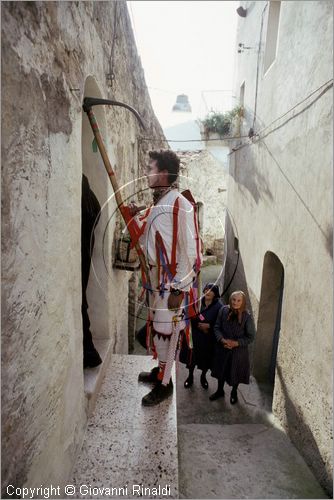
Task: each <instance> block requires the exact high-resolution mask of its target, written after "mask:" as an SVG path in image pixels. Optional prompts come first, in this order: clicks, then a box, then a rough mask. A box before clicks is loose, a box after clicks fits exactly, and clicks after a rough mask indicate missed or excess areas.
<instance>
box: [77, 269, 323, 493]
mask: <svg viewBox="0 0 334 500" xmlns="http://www.w3.org/2000/svg"><path fill="white" fill-rule="evenodd" d="M217 271H218V273H219V266H209V267H206V268H204V269H203V283H205V282H206V281H214V280H215V279H214V278H215V275H217ZM142 323H143V322H142V321H141V322H138V324H137V328H140V326H141V325H142ZM133 354H135V355H130V356H126V355H112V357H111V364H110V367H109V368H108V369H107V371H106V376H105V380H104V382H103V384H102V388H101V392H100V394H99V396H98V400H97V405H96V408H95V411H94V414H93V416H92V417H91V419H90V421H89V425H88V429H87V434H86V438H85V441H84V444H83V448H82V451H81V454H80V456H79V459H78V462H77V464H76V467H75V471H74V473H73V483H74V485H75V486H76V488H77V492H78V491H79V487H80V485H82V484H85V485H87V486H89V485H90V486H91V487H114V488H127V489H126V491H125V490H120V491H119V495H116V494H115V492H113V494H108V493H107V494H100V495H96V494H91V495H90V494H89V493H86V490H85V491H84V493H83V494H81V495H80V494H77V496H76V498H115V497H116V498H137V497H138V496H142V498H178V497H179V498H193V499H197V498H202V499H206V498H207V499H209V498H221V499H225V498H229V499H234V498H235V499H237V498H240V499H241V498H277V499H280V498H282V499H283V498H328V497H327V496H326V494H325V493H324V492H323V490H322V488H321V487H320V486H319V484H318V482H317V481H316V479H315V478H314V476H313V474H312V472H311V471H310V469H309V468H308V466H307V465H306V463H305V461H304V460H303V458H302V457H301V455H300V454H299V452H298V451H297V450H296V448H295V447H294V446H293V445H292V443H291V442H290V440H289V439H288V437H287V435H286V434H285V433H284V431H283V430H282V429H281V428H280V426H279V425H278V423H277V422H276V421H275V419H274V417H273V415H272V413H271V397H272V390H271V388H270V387H267V386H263V385H262V386H259V385H258V384H257V383H256V381H255V379H254V378H251V383H250V384H249V385H248V386H246V385H241V386H240V389H239V402H238V403H237V404H236V405H234V406H232V405H230V403H229V394H230V389H229V388H228V387H227V388H226V391H225V392H226V395H225V398H224V399H220V400H218V401H213V402H211V401H210V400H209V395H210V394H212V393H213V392H214V391H215V390H216V387H217V381H216V380H215V379H213V378H211V377H210V376H209V375H208V382H209V389H208V390H205V389H203V388H202V387H201V385H200V381H199V377H200V372H199V371H195V379H194V385H193V386H192V387H191V388H190V389H185V388H184V386H183V383H184V380H185V379H186V378H187V373H188V372H187V370H186V368H185V366H184V365H181V364H179V365H178V367H177V370H176V376H175V374H174V377H173V378H174V380H175V378H176V391H174V394H173V398H172V399H171V400H168V401H165V402H163V403H162V404H161V405H159V406H158V407H154V408H143V407H142V406H141V404H140V402H141V398H142V396H143V395H144V394H146V392H148V390H149V389H148V387H147V386H145V385H144V384H138V382H137V376H138V372H139V371H140V370H143V369H150V368H151V367H152V366H154V365H156V363H155V362H154V361H152V359H151V357H149V356H145V354H146V351H145V349H143V348H142V347H141V346H140V345H139V344H138V342H135V350H134V353H133ZM134 484H138V485H143V486H144V487H149V488H151V491H153V492H154V493H155V491H154V490H153V488H157V487H159V485H160V488H162V487H164V486H166V485H170V486H171V492H170V495H167V496H166V495H164V494H159V493H158V494H157V495H155V494H153V495H152V494H151V495H150V494H145V493H144V494H141V495H140V494H135V495H134V494H133V492H132V490H131V488H132V485H134ZM71 498H73V496H72V497H71Z"/></svg>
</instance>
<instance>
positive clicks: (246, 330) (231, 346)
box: [209, 290, 255, 404]
mask: <svg viewBox="0 0 334 500" xmlns="http://www.w3.org/2000/svg"><path fill="white" fill-rule="evenodd" d="M214 333H215V337H216V340H217V343H216V345H215V357H214V362H213V368H212V376H213V377H215V378H217V379H218V389H217V391H216V392H215V393H214V394H212V395H211V396H210V398H209V399H210V400H211V401H214V400H216V399H218V398H221V397H223V396H224V394H225V393H224V383H225V382H227V383H228V384H229V385H230V386H232V391H231V397H230V403H231V404H235V403H236V402H237V401H238V385H239V384H249V375H250V364H249V354H248V345H249V344H250V343H251V342H253V340H254V337H255V326H254V322H253V319H252V317H251V315H250V314H249V312H247V311H246V296H245V294H244V292H242V291H240V290H239V291H236V292H233V293H232V294H231V296H230V300H229V305H227V306H224V307H222V308H221V310H220V311H219V314H218V317H217V321H216V324H215V327H214Z"/></svg>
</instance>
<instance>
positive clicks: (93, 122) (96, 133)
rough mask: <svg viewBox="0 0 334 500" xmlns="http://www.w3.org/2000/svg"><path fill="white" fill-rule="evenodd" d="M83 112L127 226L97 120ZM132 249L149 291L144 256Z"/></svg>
mask: <svg viewBox="0 0 334 500" xmlns="http://www.w3.org/2000/svg"><path fill="white" fill-rule="evenodd" d="M101 104H102V103H101ZM84 110H85V111H86V113H87V116H88V119H89V122H90V124H91V127H92V130H93V133H94V137H95V139H96V143H97V146H98V148H99V151H100V153H101V156H102V160H103V163H104V166H105V168H106V171H107V174H108V176H109V179H110V182H111V185H112V187H113V190H114V193H115V198H116V203H117V206H118V208H119V209H120V212H121V214H122V217H123V219H124V222H125V224H126V225H127V224H128V221H127V220H125V218H124V214H123V207H124V202H123V199H122V196H121V193H120V191H119V186H118V182H117V179H116V176H115V172H114V170H113V168H112V166H111V163H110V161H109V158H108V154H107V151H106V148H105V146H104V143H103V139H102V136H101V133H100V130H99V126H98V123H97V120H96V118H95V115H94V112H93V110H92V108H86V109H85V108H84ZM134 247H135V249H136V251H137V254H138V257H139V262H140V265H141V268H142V270H143V272H144V273H145V277H146V281H147V285H148V286H149V288H150V289H151V282H150V277H149V273H148V268H147V265H146V261H145V256H144V254H143V252H142V249H141V248H140V245H139V243H138V242H136V244H135V245H134Z"/></svg>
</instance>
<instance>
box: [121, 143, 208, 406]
mask: <svg viewBox="0 0 334 500" xmlns="http://www.w3.org/2000/svg"><path fill="white" fill-rule="evenodd" d="M179 168H180V160H179V158H178V157H177V155H176V154H175V153H174V152H173V151H151V152H150V153H149V162H148V166H147V177H148V184H149V187H150V188H151V189H152V190H153V205H152V206H151V207H150V209H149V210H146V212H145V214H144V216H142V217H141V218H138V224H139V221H140V222H141V223H142V224H144V225H145V229H144V230H143V234H142V235H141V237H140V240H139V242H140V244H141V247H142V249H143V252H144V254H145V257H146V261H147V263H148V265H149V269H150V272H149V274H150V281H151V287H152V288H151V290H150V291H149V314H148V320H147V328H148V330H149V335H148V337H149V338H150V339H151V342H150V344H151V348H152V352H153V355H154V357H157V358H158V362H159V366H158V367H156V368H154V369H153V370H152V371H151V372H142V373H140V374H139V377H138V379H139V381H141V382H148V383H152V382H153V383H154V387H153V389H152V390H151V391H150V392H149V393H148V394H147V395H146V396H144V397H143V399H142V404H143V405H144V406H153V405H156V404H159V403H160V402H161V401H163V400H165V399H166V398H168V397H169V396H170V395H171V394H172V392H173V383H172V380H171V371H172V366H173V362H174V360H175V357H176V353H177V351H178V344H179V337H180V332H182V331H184V330H185V331H186V332H189V325H190V320H189V316H190V313H189V306H190V304H191V303H192V302H193V297H194V293H195V292H194V290H195V283H196V278H197V274H198V272H199V269H200V266H201V261H202V260H201V253H200V240H199V236H198V227H197V219H196V213H195V210H194V206H193V205H192V203H190V202H189V201H188V200H187V199H186V198H185V197H184V196H183V195H182V194H181V193H179V192H178V191H177V189H176V188H175V187H174V185H173V184H174V183H175V181H176V179H177V177H178V174H179ZM130 208H131V210H132V212H131V213H132V214H133V215H134V214H135V213H136V207H135V206H134V205H133V204H131V206H130Z"/></svg>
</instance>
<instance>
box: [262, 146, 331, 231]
mask: <svg viewBox="0 0 334 500" xmlns="http://www.w3.org/2000/svg"><path fill="white" fill-rule="evenodd" d="M261 143H262V144H263V145H264V146H265V148H266V150H267V151H268V153H269V155H270V157H271V158H272V160H273V161H274V163H275V164H276V166H277V167H278V169H279V171H280V172H281V174H282V175H283V177H284V178H285V180H286V181H287V183H288V184H289V186H290V187H291V189H292V190H293V191H294V193H295V194H296V196H297V198H298V199H299V201H300V202H301V204H302V205H303V206H304V208H305V209H306V210H307V212H308V213H309V214H310V216H311V217H312V219H313V221H314V222H315V224H316V225H317V227H318V229H319V231H320V232H321V234H322V235H323V237H324V238H325V239H327V235H326V232H325V231H324V230H323V229H322V227H321V225H320V223H319V222H318V221H317V219H316V218H315V216H314V215H313V213H312V212H311V210H310V208H309V207H308V206H307V204H306V203H305V201H304V200H303V198H302V197H301V195H300V194H299V193H298V191H297V189H296V188H295V187H294V185H293V184H292V182H291V181H290V179H289V178H288V176H287V175H286V173H285V172H284V170H283V169H282V167H281V166H280V164H279V163H278V161H277V160H276V158H275V156H274V155H273V153H272V152H271V151H270V149H269V148H268V146H267V144H266V143H265V142H264V140H263V139H261Z"/></svg>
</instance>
